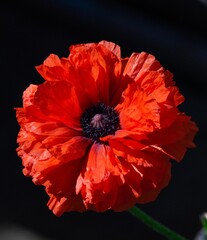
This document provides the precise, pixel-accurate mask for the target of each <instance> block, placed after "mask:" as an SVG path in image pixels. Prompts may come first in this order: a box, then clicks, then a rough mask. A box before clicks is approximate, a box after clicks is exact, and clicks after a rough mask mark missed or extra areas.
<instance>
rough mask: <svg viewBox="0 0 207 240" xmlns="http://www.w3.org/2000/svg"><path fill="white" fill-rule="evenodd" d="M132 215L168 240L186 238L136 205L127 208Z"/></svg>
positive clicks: (184, 239)
mask: <svg viewBox="0 0 207 240" xmlns="http://www.w3.org/2000/svg"><path fill="white" fill-rule="evenodd" d="M128 211H129V212H130V213H131V214H132V215H134V216H135V217H136V218H138V219H139V220H141V221H142V222H143V223H145V224H146V225H147V226H148V227H150V228H151V229H153V230H154V231H156V232H158V233H160V234H161V235H163V236H165V237H166V238H167V239H170V240H187V239H186V238H184V237H182V236H181V235H179V234H177V233H175V232H174V231H172V230H171V229H169V228H167V227H166V226H164V225H162V224H161V223H159V222H157V221H156V220H155V219H153V218H152V217H150V216H149V215H147V214H146V213H144V212H143V211H142V210H140V209H139V208H137V207H133V208H131V209H129V210H128Z"/></svg>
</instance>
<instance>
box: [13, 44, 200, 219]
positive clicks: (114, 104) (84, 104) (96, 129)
mask: <svg viewBox="0 0 207 240" xmlns="http://www.w3.org/2000/svg"><path fill="white" fill-rule="evenodd" d="M36 69H37V71H38V72H39V73H40V75H41V76H42V77H43V78H44V79H45V81H44V82H43V83H42V84H40V85H33V84H31V85H30V86H29V87H28V88H27V89H26V90H25V91H24V94H23V107H21V108H16V114H17V120H18V122H19V124H20V127H21V128H20V131H19V134H18V139H17V142H18V144H19V146H18V148H17V152H18V155H19V156H20V157H21V159H22V164H23V166H24V169H23V173H24V174H25V175H26V176H29V177H32V179H33V182H34V183H35V184H38V185H43V186H45V190H46V192H47V194H48V195H49V197H50V199H49V201H48V207H49V209H51V210H52V211H53V212H54V214H55V215H57V216H60V215H62V214H63V213H64V212H67V211H85V210H94V211H98V212H102V211H106V210H108V209H113V210H114V211H123V210H126V209H129V208H131V207H132V206H133V205H134V204H136V203H147V202H150V201H153V200H155V199H156V197H157V196H158V194H159V193H160V191H161V190H162V189H163V188H164V187H166V186H167V185H168V183H169V180H170V177H171V162H170V160H171V159H174V160H176V161H178V162H179V161H180V160H181V159H183V157H184V154H185V152H186V150H187V149H188V148H192V147H194V143H193V139H194V136H195V134H196V132H197V130H198V129H197V126H196V124H195V123H194V122H192V121H191V118H190V117H189V116H187V115H186V114H185V113H182V112H180V111H179V109H178V105H180V104H181V103H182V102H183V101H184V97H183V96H182V95H181V93H180V92H179V90H178V88H177V87H176V86H175V82H174V81H173V75H172V74H171V73H170V72H169V71H167V70H165V69H164V67H162V66H161V64H160V63H159V62H158V61H157V60H156V59H155V57H154V56H153V55H151V54H148V53H146V52H141V53H133V54H132V55H131V56H130V57H128V58H121V54H120V48H119V46H118V45H116V44H114V43H112V42H107V41H101V42H99V43H88V44H79V45H73V46H71V47H70V54H69V56H68V57H66V58H59V57H58V56H56V55H55V54H51V55H50V56H49V57H48V58H47V59H46V60H45V61H44V62H43V64H42V65H40V66H37V67H36Z"/></svg>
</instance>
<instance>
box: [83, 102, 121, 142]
mask: <svg viewBox="0 0 207 240" xmlns="http://www.w3.org/2000/svg"><path fill="white" fill-rule="evenodd" d="M81 126H82V129H83V132H84V135H85V136H86V137H88V138H91V139H93V140H95V141H99V138H100V137H104V136H107V135H110V134H114V133H115V132H116V130H118V129H120V121H119V114H118V113H117V111H116V110H114V109H113V108H112V107H110V106H106V105H105V104H104V103H97V104H95V105H93V106H92V107H90V108H88V109H86V111H85V112H84V113H83V114H82V116H81Z"/></svg>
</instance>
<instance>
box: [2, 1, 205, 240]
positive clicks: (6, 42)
mask: <svg viewBox="0 0 207 240" xmlns="http://www.w3.org/2000/svg"><path fill="white" fill-rule="evenodd" d="M0 30H1V33H0V47H1V52H0V54H1V55H0V61H1V74H0V76H1V91H0V93H1V98H0V99H1V104H0V106H1V118H0V119H1V145H0V147H1V163H0V166H1V174H0V183H1V191H0V194H1V195H0V224H1V229H4V227H9V226H14V225H17V226H21V227H24V228H26V229H29V230H31V231H34V232H36V233H38V234H39V235H41V236H42V237H43V238H45V239H51V240H64V239H82V238H86V239H91V240H93V239H100V240H102V239H104V240H105V239H107V240H109V239H113V240H116V239H117V240H118V239H119V240H122V239H123V240H125V239H133V238H136V239H141V240H142V239H143V240H145V239H153V240H162V239H164V238H163V237H162V236H160V235H159V234H157V233H156V232H154V231H152V230H150V229H149V228H148V227H146V226H145V225H144V224H142V223H141V222H139V220H137V219H136V218H134V217H133V216H132V215H130V214H129V213H128V212H122V213H114V212H112V211H109V212H105V213H94V212H86V213H82V214H81V213H76V212H72V213H66V214H64V215H63V216H61V217H59V218H58V217H56V216H54V215H53V214H52V213H51V212H50V211H49V210H48V208H47V207H46V203H47V201H48V197H47V195H46V194H45V192H44V189H43V187H40V186H35V185H34V184H33V183H32V181H31V179H29V178H26V177H25V176H23V174H22V172H21V171H22V166H21V161H20V159H19V158H18V157H17V155H16V150H15V149H16V147H17V144H16V136H17V133H18V131H19V126H18V124H17V122H16V117H15V111H14V110H13V108H14V107H17V106H22V93H23V91H24V90H25V88H26V87H28V86H29V84H31V83H33V84H39V83H41V82H42V81H43V80H42V78H41V77H40V75H39V74H38V73H37V72H36V70H35V68H34V66H36V65H39V64H41V63H42V62H43V60H44V59H45V58H46V57H47V56H48V55H49V54H50V53H55V54H57V55H59V56H60V57H63V56H67V55H68V54H69V52H68V47H69V45H71V44H78V43H86V42H98V41H101V40H108V41H112V42H115V43H117V44H119V45H120V46H121V50H122V57H126V56H130V54H131V53H132V52H140V51H146V52H149V53H152V54H154V55H155V56H156V58H157V59H158V60H159V61H160V62H161V64H162V65H163V66H164V67H165V68H167V69H169V70H170V71H171V72H173V73H174V80H175V81H176V83H177V85H178V86H179V88H180V90H181V92H182V93H183V94H184V96H185V98H186V101H185V103H184V104H182V106H181V110H182V111H185V112H186V113H187V115H191V116H192V119H193V120H194V121H195V122H196V123H197V125H198V127H199V129H200V130H199V133H198V134H197V135H196V138H195V142H196V144H197V148H196V149H191V150H189V151H188V152H187V154H186V155H185V158H184V160H183V161H182V162H181V163H179V164H177V163H175V162H173V168H172V180H171V182H170V184H169V186H168V187H167V188H166V189H164V190H163V191H162V192H161V194H160V195H159V197H158V199H157V200H156V201H155V202H153V203H149V204H145V205H141V206H140V208H141V209H143V210H144V211H145V212H147V213H148V214H149V215H151V216H153V217H154V218H156V219H157V220H159V221H160V222H162V223H163V224H165V225H167V226H168V227H170V228H172V229H174V230H175V231H177V232H179V233H180V234H182V235H184V236H186V237H188V238H189V239H193V237H194V236H195V235H196V233H197V232H198V231H199V230H200V227H201V224H200V220H199V217H200V214H202V213H203V212H205V211H207V193H206V179H207V163H206V161H207V158H206V156H207V154H206V143H207V141H206V136H207V111H206V110H207V107H206V103H207V98H206V95H205V94H206V87H207V5H205V3H204V1H196V0H194V1H193V0H182V1H180V0H174V1H161V0H158V1H155V0H154V1H153V0H146V1H132V0H128V1H123V3H120V1H113V2H112V1H109V0H108V1H95V0H86V1H84V0H82V1H81V0H76V1H69V0H68V1H67V0H59V1H55V0H50V1H49V0H48V1H47V0H30V1H21V0H18V1H13V2H12V1H9V0H8V1H5V2H4V1H3V2H2V3H1V4H0ZM12 239H15V237H14V238H12ZM27 239H29V238H27ZM41 239H42V238H41Z"/></svg>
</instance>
